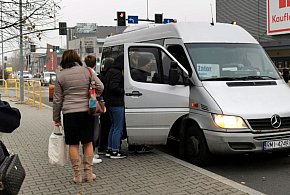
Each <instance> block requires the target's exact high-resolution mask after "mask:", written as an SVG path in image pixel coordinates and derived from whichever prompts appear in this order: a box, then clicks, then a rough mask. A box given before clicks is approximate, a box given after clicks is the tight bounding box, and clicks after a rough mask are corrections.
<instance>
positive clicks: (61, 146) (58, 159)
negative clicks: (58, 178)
mask: <svg viewBox="0 0 290 195" xmlns="http://www.w3.org/2000/svg"><path fill="white" fill-rule="evenodd" d="M48 158H49V163H51V164H56V165H60V166H64V165H65V164H66V161H67V153H66V145H65V141H64V132H63V130H62V127H61V126H59V127H56V126H55V128H54V130H53V131H52V133H51V135H50V137H49V142H48Z"/></svg>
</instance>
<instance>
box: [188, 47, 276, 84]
mask: <svg viewBox="0 0 290 195" xmlns="http://www.w3.org/2000/svg"><path fill="white" fill-rule="evenodd" d="M186 48H187V50H188V53H189V55H190V58H191V60H192V62H193V64H194V66H195V69H196V72H197V74H198V76H199V78H200V80H202V81H206V80H253V79H273V80H276V79H281V76H280V74H279V73H278V71H277V69H276V68H275V67H274V65H273V63H272V61H271V60H270V59H269V57H268V56H267V55H266V53H265V52H264V50H263V48H262V47H261V46H260V45H258V44H238V43H236V44H232V43H221V44H217V43H214V44H210V43H206V44H204V43H202V44H193V43H190V44H186Z"/></svg>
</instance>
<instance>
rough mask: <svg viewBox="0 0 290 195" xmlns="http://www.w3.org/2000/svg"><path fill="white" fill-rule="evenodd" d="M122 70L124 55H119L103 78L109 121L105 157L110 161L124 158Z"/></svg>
mask: <svg viewBox="0 0 290 195" xmlns="http://www.w3.org/2000/svg"><path fill="white" fill-rule="evenodd" d="M123 69H124V54H121V55H119V56H118V57H117V58H116V59H115V61H114V63H113V64H112V65H111V67H110V68H109V69H108V71H107V73H106V74H105V77H104V85H105V89H104V92H103V96H104V100H105V102H106V107H107V111H108V112H109V115H110V119H111V128H110V132H109V135H108V146H107V152H106V156H107V157H110V158H112V159H116V158H125V157H126V155H124V154H122V153H121V152H120V145H121V137H122V134H123V130H124V122H125V103H124V94H125V91H124V77H123Z"/></svg>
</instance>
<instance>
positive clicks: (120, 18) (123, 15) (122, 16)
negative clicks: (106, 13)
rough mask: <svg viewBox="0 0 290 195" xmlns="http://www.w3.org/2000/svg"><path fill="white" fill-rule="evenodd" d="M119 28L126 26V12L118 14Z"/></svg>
mask: <svg viewBox="0 0 290 195" xmlns="http://www.w3.org/2000/svg"><path fill="white" fill-rule="evenodd" d="M117 23H118V26H126V12H117Z"/></svg>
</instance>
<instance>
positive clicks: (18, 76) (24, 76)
mask: <svg viewBox="0 0 290 195" xmlns="http://www.w3.org/2000/svg"><path fill="white" fill-rule="evenodd" d="M16 77H17V79H20V71H17V76H16ZM23 79H25V80H30V79H32V74H30V73H29V71H27V70H24V71H23Z"/></svg>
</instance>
